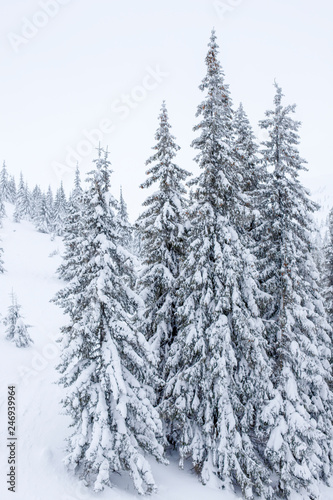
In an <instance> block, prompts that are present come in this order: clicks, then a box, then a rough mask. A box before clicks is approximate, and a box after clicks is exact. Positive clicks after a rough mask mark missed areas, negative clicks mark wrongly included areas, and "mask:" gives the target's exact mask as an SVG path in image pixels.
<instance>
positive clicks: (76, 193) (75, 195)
mask: <svg viewBox="0 0 333 500" xmlns="http://www.w3.org/2000/svg"><path fill="white" fill-rule="evenodd" d="M81 195H82V187H81V176H80V170H79V166H78V165H76V168H75V176H74V189H73V191H72V192H71V194H70V197H69V203H70V204H71V203H75V201H76V200H78V199H79V198H80V197H81Z"/></svg>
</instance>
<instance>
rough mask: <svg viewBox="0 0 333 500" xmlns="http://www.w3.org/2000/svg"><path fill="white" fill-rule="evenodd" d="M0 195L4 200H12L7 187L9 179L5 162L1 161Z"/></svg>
mask: <svg viewBox="0 0 333 500" xmlns="http://www.w3.org/2000/svg"><path fill="white" fill-rule="evenodd" d="M0 196H1V198H2V200H3V201H4V202H6V201H7V202H12V200H11V193H10V187H9V179H8V172H7V167H6V163H5V162H3V165H2V169H1V174H0Z"/></svg>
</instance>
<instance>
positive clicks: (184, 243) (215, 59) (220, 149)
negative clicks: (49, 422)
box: [0, 30, 333, 500]
mask: <svg viewBox="0 0 333 500" xmlns="http://www.w3.org/2000/svg"><path fill="white" fill-rule="evenodd" d="M205 69H206V73H205V75H204V78H203V80H202V83H201V85H200V86H199V89H200V91H201V93H202V94H201V95H202V102H201V103H200V104H199V105H198V107H197V113H196V120H197V122H196V125H195V127H194V130H193V132H194V135H193V137H194V140H193V142H192V148H193V149H192V152H193V151H195V154H196V156H195V158H194V160H195V163H196V172H195V175H193V178H192V177H191V175H192V173H191V167H190V165H188V162H185V161H184V160H183V159H181V158H182V153H183V151H184V149H182V150H181V151H180V147H179V146H178V139H177V140H176V138H175V137H174V136H173V135H172V132H171V131H172V128H171V124H170V120H169V114H168V110H167V107H166V104H165V102H164V101H163V103H162V107H161V109H160V113H159V115H158V126H157V130H156V134H155V144H154V146H153V148H152V149H153V154H152V155H151V156H150V157H149V158H148V160H147V161H146V163H145V167H146V177H145V180H144V181H143V182H142V184H141V185H140V188H141V189H142V190H144V191H143V192H144V196H143V198H142V199H144V198H145V201H143V204H142V211H141V213H140V214H137V213H133V212H132V210H133V205H132V200H131V204H130V203H129V204H128V207H129V209H128V208H127V204H126V202H125V199H126V201H128V200H127V196H128V194H127V193H131V190H130V189H127V186H125V185H124V190H123V188H122V186H121V187H120V196H118V193H119V184H120V183H119V184H118V186H117V185H116V182H115V185H111V174H112V171H111V164H110V161H109V159H108V151H107V149H106V150H104V149H102V148H101V147H98V149H97V151H98V154H97V158H96V159H95V160H94V163H93V167H92V169H91V171H90V172H89V173H88V175H87V178H86V180H84V179H83V177H82V180H81V176H82V174H83V167H81V165H80V167H79V165H77V166H76V168H75V169H74V168H73V169H72V170H71V174H72V180H74V183H73V184H72V186H69V185H68V183H67V180H68V179H67V178H66V177H64V182H62V181H61V179H59V180H58V182H53V183H52V182H51V185H50V186H47V185H46V187H45V186H42V185H39V184H38V182H39V181H40V180H41V179H35V181H34V182H35V183H36V182H37V184H34V185H32V186H29V185H28V184H27V182H26V180H27V179H28V173H27V171H26V170H23V172H22V173H21V175H19V176H18V178H17V179H15V178H14V176H13V175H11V173H10V171H9V170H8V169H7V164H6V163H5V162H3V166H2V168H1V169H0V288H1V290H4V289H5V288H6V287H7V286H8V293H9V292H10V290H11V288H12V286H14V288H17V282H16V281H15V280H17V279H18V278H19V280H20V281H19V283H20V284H21V283H22V284H24V279H22V275H23V274H24V273H28V272H29V271H31V269H33V275H32V276H33V278H32V279H35V278H36V284H35V283H34V286H35V287H37V286H41V285H40V283H41V282H43V285H42V286H44V284H45V281H46V280H45V278H44V274H43V273H44V271H45V272H46V269H48V271H50V270H51V269H52V272H51V271H50V273H49V278H50V288H49V289H48V290H49V293H48V294H45V296H47V304H48V305H49V306H50V307H51V309H52V308H54V309H55V311H56V312H55V316H54V317H53V316H52V314H51V315H50V317H51V322H52V329H54V331H56V332H57V333H58V334H59V344H58V345H59V347H60V352H59V353H58V354H57V359H56V360H55V365H54V366H55V367H56V369H54V366H53V365H52V362H51V361H53V360H49V359H48V367H47V369H49V371H50V373H51V372H52V377H50V378H45V380H46V382H45V380H44V377H36V380H37V378H38V382H37V384H38V390H39V387H40V386H41V385H42V383H43V384H45V383H46V384H50V380H51V379H52V381H54V380H55V378H56V377H57V379H58V382H59V387H57V388H56V389H57V390H59V398H57V397H55V394H56V392H57V391H55V390H54V391H52V387H48V390H49V392H50V393H51V392H52V395H53V397H54V399H55V400H57V404H58V399H61V401H60V405H58V406H59V407H57V412H58V413H59V414H60V413H65V415H66V418H62V417H61V419H60V420H57V422H58V425H59V427H61V429H60V428H59V429H58V430H59V432H62V436H63V449H62V450H60V451H59V454H58V455H56V453H54V455H53V459H52V460H53V461H52V464H53V465H54V463H55V457H56V456H57V457H58V458H57V460H58V459H59V463H58V466H59V465H60V461H61V458H64V461H65V464H66V467H67V469H69V471H71V474H68V478H67V479H68V481H69V484H71V485H73V484H74V486H75V487H76V486H77V485H82V484H84V485H85V486H86V487H88V488H89V489H90V492H89V490H88V489H87V490H86V493H87V495H88V496H89V495H90V496H91V495H92V496H95V493H98V492H100V491H102V490H103V489H104V488H105V487H112V486H116V487H117V488H118V489H119V488H120V489H121V488H123V487H124V484H126V487H127V489H129V488H130V486H127V484H128V478H127V479H126V476H130V481H131V482H132V483H133V487H134V489H135V492H136V493H137V492H138V493H140V494H149V493H152V492H154V491H155V490H156V488H158V486H159V482H157V484H155V480H154V477H153V474H152V470H154V476H155V467H156V470H157V473H156V478H158V477H159V478H161V476H162V474H163V473H162V474H161V473H160V470H161V469H158V467H162V466H158V465H153V467H151V466H152V461H155V459H156V460H157V462H160V463H161V464H167V463H168V459H169V458H170V462H173V464H172V465H171V466H170V469H171V471H174V469H173V467H174V465H175V462H176V463H178V464H179V465H180V468H181V469H185V470H184V471H183V472H179V473H178V474H179V478H180V481H182V479H181V478H182V477H183V478H185V477H186V474H187V476H188V477H190V474H192V475H195V476H196V478H197V479H198V480H199V481H200V482H201V483H202V484H203V485H208V486H211V487H213V489H220V490H221V492H220V496H221V498H222V499H223V498H227V499H228V500H229V499H231V498H236V497H237V495H238V496H239V497H241V498H243V499H244V500H255V499H257V498H258V499H261V500H294V498H295V499H296V498H302V500H319V499H320V498H321V494H322V493H323V491H326V487H327V491H330V492H331V491H333V490H332V488H333V393H332V391H333V377H332V363H333V351H332V349H333V346H332V342H333V330H332V329H333V208H332V209H331V211H330V213H329V215H328V218H327V223H324V222H322V223H321V224H320V223H319V222H318V221H317V227H318V228H319V230H320V232H319V231H318V230H317V227H316V226H315V223H314V221H313V215H314V213H315V211H316V210H317V208H318V206H317V204H316V203H314V201H312V198H311V197H310V195H309V192H308V191H307V190H306V189H305V188H304V187H303V185H302V183H301V179H302V176H301V175H302V173H305V172H306V170H307V169H306V168H305V164H306V162H305V160H303V159H302V157H301V155H300V152H299V144H300V137H299V130H300V122H298V121H296V120H295V119H294V118H295V106H294V105H293V106H289V105H284V102H283V97H284V96H283V93H282V89H281V88H280V87H279V85H278V84H277V83H275V87H274V88H275V96H274V105H273V108H272V109H271V110H268V111H266V114H265V116H264V119H263V120H261V121H260V122H259V128H260V130H261V132H262V134H261V137H265V140H263V141H262V142H261V144H260V142H259V140H258V138H257V137H256V134H255V133H254V130H255V129H254V128H253V127H252V125H253V124H251V121H250V119H249V117H248V116H247V114H246V111H245V109H246V106H243V104H240V105H239V106H238V107H235V108H234V107H233V100H232V97H231V92H230V90H229V86H228V85H227V83H226V80H225V75H224V72H223V69H222V66H221V64H220V61H219V47H218V44H217V39H216V34H215V31H214V30H213V31H212V33H211V37H210V41H209V44H208V53H207V56H206V58H205ZM170 104H171V103H170ZM175 125H176V123H175ZM179 142H180V143H181V141H179ZM147 146H149V141H148V144H147ZM147 156H148V155H147ZM178 158H180V160H179V161H178ZM74 167H75V165H74ZM138 167H140V165H139V166H138ZM141 167H142V173H141V174H142V175H143V172H144V165H143V164H142V165H141ZM81 168H82V170H81ZM17 171H18V172H20V170H17ZM67 173H68V172H66V174H67ZM141 174H140V175H141ZM115 179H117V177H116V176H115ZM112 184H113V183H112ZM33 186H34V187H33ZM113 189H114V190H115V192H116V194H115V195H114V194H113ZM118 200H119V201H118ZM327 212H328V208H327ZM324 215H327V213H325V214H324ZM325 224H326V226H327V228H326V229H327V232H326V235H324V231H325ZM34 236H35V237H36V240H35V241H36V242H37V243H36V245H37V246H38V252H40V253H39V256H40V255H41V253H42V252H43V251H44V250H45V249H47V256H49V257H52V258H54V260H53V261H50V262H51V265H50V267H48V263H47V261H46V263H45V265H44V264H42V263H41V264H40V262H39V261H38V262H37V260H36V267H38V272H36V269H35V267H34V266H33V264H32V262H31V261H33V256H32V253H33V252H34V250H35V247H34V244H33V241H34ZM23 237H24V239H22V238H23ZM22 242H23V243H24V245H21V244H22ZM25 243H27V245H26V247H25ZM19 246H24V255H23V253H22V260H23V261H24V270H23V271H21V269H22V267H20V266H19V265H18V264H21V263H17V262H16V260H15V259H16V255H17V254H18V250H20V249H18V247H19ZM29 252H30V253H29ZM38 252H37V249H36V253H38ZM50 252H51V253H50ZM60 253H61V257H60ZM45 254H46V252H45ZM47 258H48V257H47ZM4 261H5V262H4ZM27 263H29V265H26V264H27ZM52 263H53V264H54V267H53V268H52V267H51V266H52ZM30 267H31V269H30ZM56 269H57V275H58V278H59V281H57V279H54V273H55V270H56ZM12 279H13V281H12ZM57 285H58V287H57ZM19 286H21V285H19ZM29 286H30V288H29V293H30V292H31V284H30V281H29ZM56 290H58V293H57V294H56V296H54V294H55V292H56ZM36 292H37V295H36V296H37V297H38V299H36V300H38V303H37V306H38V307H36V308H32V313H36V314H38V313H39V311H43V314H44V310H45V303H44V307H42V306H40V304H39V300H40V301H41V302H42V301H43V300H44V299H45V297H44V296H43V297H41V295H38V290H37V289H36ZM22 293H23V290H22ZM42 293H44V289H43V291H42ZM20 295H21V292H20ZM51 295H53V299H51ZM22 297H23V295H22ZM49 299H51V304H50V303H49ZM2 303H3V301H2ZM25 303H26V302H25ZM0 305H1V303H0ZM55 305H57V306H58V307H55ZM1 313H2V314H3V316H1V323H3V324H4V327H3V332H4V334H3V335H2V336H3V348H4V350H5V349H6V348H9V349H10V351H11V352H15V353H17V356H20V358H19V361H18V365H20V364H21V363H22V360H23V357H24V356H28V357H29V355H30V354H31V352H29V350H22V351H18V350H17V349H13V348H12V346H10V345H9V344H8V342H6V339H7V340H8V341H10V342H13V343H14V344H15V345H16V346H18V347H29V346H31V345H32V344H33V340H32V338H31V337H30V335H29V333H28V329H29V326H28V325H26V324H25V322H24V320H23V317H22V315H21V306H20V305H19V304H18V302H17V299H16V296H15V294H14V293H12V295H11V305H10V306H9V308H8V311H7V314H6V309H5V310H4V311H3V310H1ZM30 313H31V311H29V318H31V317H32V314H30ZM57 315H58V316H57ZM57 317H58V320H59V322H58V324H57V325H56V324H55V323H53V319H54V318H55V319H57ZM44 319H45V318H43V322H44ZM47 321H48V318H47V319H45V324H47ZM33 323H34V325H35V324H36V323H35V318H34V320H33ZM55 325H56V326H55ZM61 325H63V326H62V327H61ZM43 327H44V323H43ZM41 338H42V337H40V339H41ZM40 339H39V340H40ZM36 346H37V348H38V349H39V347H42V352H44V351H43V349H44V347H45V346H43V345H42V344H39V343H37V340H36ZM38 349H37V350H38ZM36 355H37V356H38V355H39V353H37V354H36ZM21 356H22V359H21ZM33 359H34V358H33ZM49 361H50V363H49ZM29 362H30V361H29ZM50 367H51V369H50ZM45 370H46V369H45ZM52 370H53V371H52ZM30 372H31V370H30ZM45 373H46V371H45ZM38 375H39V373H38ZM42 379H43V380H42ZM25 382H27V388H28V387H29V386H30V383H32V385H33V382H32V381H31V379H29V380H25ZM54 388H55V386H53V389H54ZM37 392H38V391H37ZM53 416H54V414H53V413H52V417H53ZM42 418H43V415H42V413H41V419H42ZM62 421H63V423H59V422H62ZM66 422H67V423H68V422H69V424H70V425H69V428H67V423H66ZM65 437H67V449H66V450H65V447H66V441H65ZM44 445H45V450H47V449H48V448H47V447H48V444H47V443H46V444H45V443H43V446H44ZM57 446H58V445H57ZM22 449H23V448H22ZM49 451H51V453H53V452H52V450H49ZM60 454H61V455H60ZM50 463H51V461H50ZM189 469H191V472H189V471H188V470H189ZM170 474H171V475H172V474H173V472H170ZM181 474H183V476H182V475H181ZM57 478H58V476H57ZM119 478H120V479H119ZM197 479H196V480H197ZM162 484H163V483H162ZM175 484H177V481H175ZM119 485H120V486H119ZM131 487H132V486H131ZM200 487H201V486H200ZM73 491H74V490H73ZM202 491H203V493H202ZM205 491H206V492H207V498H210V492H211V491H213V490H210V489H209V488H206V489H205V490H201V493H199V494H200V495H202V497H203V496H205ZM67 493H68V498H69V497H70V498H72V496H71V492H69V491H68V492H67V491H66V495H65V496H66V498H67ZM75 494H76V493H75ZM105 495H106V496H108V495H112V492H111V493H110V492H108V491H106V492H105V494H104V496H105ZM60 496H61V495H60ZM90 496H89V498H90ZM101 497H103V494H102V495H101ZM73 498H74V497H73ZM96 498H97V497H96ZM161 498H165V497H163V491H162V496H161ZM214 498H215V496H214ZM325 500H326V498H325Z"/></svg>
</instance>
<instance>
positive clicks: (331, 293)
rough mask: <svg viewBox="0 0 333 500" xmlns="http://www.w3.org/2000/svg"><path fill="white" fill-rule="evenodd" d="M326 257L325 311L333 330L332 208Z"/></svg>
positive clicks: (332, 209) (329, 216)
mask: <svg viewBox="0 0 333 500" xmlns="http://www.w3.org/2000/svg"><path fill="white" fill-rule="evenodd" d="M324 255H325V264H324V286H325V289H324V290H325V291H324V298H325V309H326V311H327V318H328V321H329V324H330V325H331V328H333V208H331V210H330V213H329V215H328V234H327V242H326V245H325V254H324ZM332 355H333V353H332Z"/></svg>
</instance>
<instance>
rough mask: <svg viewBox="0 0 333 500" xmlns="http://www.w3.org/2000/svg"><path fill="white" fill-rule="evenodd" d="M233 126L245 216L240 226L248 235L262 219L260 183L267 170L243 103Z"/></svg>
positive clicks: (236, 114)
mask: <svg viewBox="0 0 333 500" xmlns="http://www.w3.org/2000/svg"><path fill="white" fill-rule="evenodd" d="M233 128H234V145H235V156H236V159H237V164H238V165H239V169H240V180H241V188H242V195H243V204H242V206H243V218H242V219H241V221H240V226H241V227H242V228H243V229H244V230H245V232H246V236H248V233H249V232H251V231H252V230H253V229H254V227H255V225H256V224H258V219H260V212H259V207H260V183H261V182H263V180H264V178H265V170H264V169H263V167H262V165H261V164H260V162H259V158H258V149H259V147H258V145H257V142H256V138H255V136H254V133H253V130H252V127H251V124H250V121H249V119H248V117H247V114H246V113H245V111H244V108H243V105H242V104H240V105H239V108H238V109H237V111H236V112H235V114H234V119H233Z"/></svg>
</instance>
